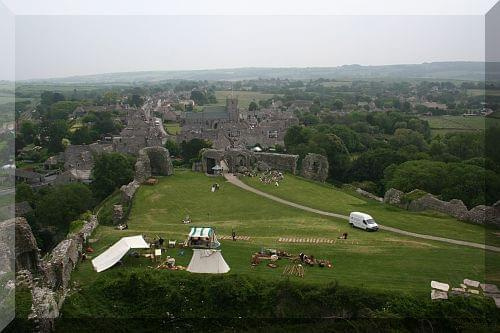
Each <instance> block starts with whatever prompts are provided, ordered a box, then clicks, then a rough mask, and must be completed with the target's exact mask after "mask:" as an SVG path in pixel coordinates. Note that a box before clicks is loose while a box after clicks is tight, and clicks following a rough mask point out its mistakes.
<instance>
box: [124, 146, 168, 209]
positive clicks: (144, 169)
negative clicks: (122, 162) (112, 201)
mask: <svg viewBox="0 0 500 333" xmlns="http://www.w3.org/2000/svg"><path fill="white" fill-rule="evenodd" d="M173 173H174V167H173V165H172V159H171V158H170V153H169V151H168V150H167V149H166V148H164V147H160V146H157V147H146V148H142V149H141V150H139V154H138V156H137V162H136V163H135V176H134V180H132V181H131V182H130V183H128V184H127V185H123V186H122V187H121V188H120V192H121V202H122V203H123V204H128V203H130V202H131V201H132V198H133V197H134V194H135V192H136V191H137V189H138V188H139V186H140V185H141V184H142V183H144V182H145V181H146V180H148V178H150V177H151V176H170V175H172V174H173Z"/></svg>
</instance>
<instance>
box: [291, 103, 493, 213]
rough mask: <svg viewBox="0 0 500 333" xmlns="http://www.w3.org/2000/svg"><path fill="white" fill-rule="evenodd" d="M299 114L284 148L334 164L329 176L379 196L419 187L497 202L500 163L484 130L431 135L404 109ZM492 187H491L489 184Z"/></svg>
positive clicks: (424, 124)
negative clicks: (487, 149)
mask: <svg viewBox="0 0 500 333" xmlns="http://www.w3.org/2000/svg"><path fill="white" fill-rule="evenodd" d="M311 115H312V113H307V112H304V113H302V114H301V116H302V117H301V118H300V120H301V125H299V126H294V127H292V128H290V129H289V130H288V131H287V133H286V135H285V148H286V150H287V151H288V152H289V153H293V154H298V155H299V156H300V157H301V158H303V157H304V156H305V155H306V154H307V153H309V152H314V153H320V154H323V155H325V156H326V157H327V158H328V161H329V163H330V170H329V178H328V180H329V181H330V182H333V183H350V182H355V183H356V184H357V185H358V186H362V187H364V188H365V189H367V190H370V191H372V192H375V193H377V194H379V195H383V193H384V192H385V191H386V190H387V189H389V188H390V187H394V188H397V189H399V190H402V191H411V190H413V189H421V190H425V191H428V192H430V193H433V194H435V195H438V196H441V197H442V198H443V199H444V200H450V199H453V198H457V199H461V200H462V201H464V203H465V204H466V205H467V206H469V207H472V206H475V205H478V204H492V203H494V202H495V201H496V200H498V197H497V196H498V193H500V177H499V176H498V174H499V171H500V170H498V164H495V161H493V160H492V158H491V156H490V155H487V156H485V151H484V147H485V136H484V132H481V131H479V132H451V133H446V134H444V135H442V136H441V135H437V136H434V137H431V133H430V128H429V125H428V123H427V122H426V121H424V120H421V119H419V118H417V117H416V116H414V115H409V114H407V113H404V112H397V111H392V112H377V113H368V112H351V113H348V114H345V115H338V114H328V115H320V116H314V117H315V118H314V121H311V120H310V119H311ZM486 184H487V185H488V187H487V186H486Z"/></svg>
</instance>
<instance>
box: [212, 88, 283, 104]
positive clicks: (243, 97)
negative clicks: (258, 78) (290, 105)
mask: <svg viewBox="0 0 500 333" xmlns="http://www.w3.org/2000/svg"><path fill="white" fill-rule="evenodd" d="M231 94H233V96H234V97H237V98H238V106H239V107H241V108H248V105H250V102H252V101H254V102H256V103H259V101H260V100H266V99H269V98H272V97H273V96H274V95H273V94H265V93H261V92H256V91H238V90H237V91H232V92H231V91H226V90H224V91H221V90H218V91H216V92H215V97H216V98H217V105H226V98H227V97H228V96H229V95H231Z"/></svg>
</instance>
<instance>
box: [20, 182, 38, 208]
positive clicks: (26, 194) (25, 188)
mask: <svg viewBox="0 0 500 333" xmlns="http://www.w3.org/2000/svg"><path fill="white" fill-rule="evenodd" d="M23 201H28V202H29V203H30V204H33V203H34V202H35V193H34V192H33V190H32V189H31V186H29V185H28V184H26V183H24V182H22V183H19V184H16V202H23Z"/></svg>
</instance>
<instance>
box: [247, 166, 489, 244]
mask: <svg viewBox="0 0 500 333" xmlns="http://www.w3.org/2000/svg"><path fill="white" fill-rule="evenodd" d="M241 180H242V181H243V182H245V183H247V184H249V185H251V186H252V187H255V188H258V189H259V190H261V191H264V192H268V193H271V194H273V195H275V196H277V197H280V198H283V199H287V200H289V201H292V202H296V203H300V204H303V205H306V206H309V207H312V208H316V209H321V210H324V211H329V212H335V213H340V214H344V215H348V214H349V213H350V212H352V211H362V212H365V213H368V214H371V215H372V216H373V217H374V218H375V220H377V221H378V222H380V223H381V224H384V225H387V226H391V227H395V228H400V229H403V230H407V231H412V232H417V233H422V234H428V235H434V236H441V237H448V238H453V239H459V240H467V241H472V242H477V243H483V242H484V233H485V229H484V227H482V226H479V225H475V224H471V223H465V222H460V221H458V220H456V219H455V218H452V217H449V216H447V215H444V214H440V213H437V212H424V213H415V212H409V211H406V210H403V209H400V208H397V207H395V206H392V205H385V204H381V203H379V202H376V201H374V200H370V199H367V198H364V197H357V196H356V195H354V193H348V192H347V191H343V190H340V189H337V188H335V187H334V186H332V185H329V184H319V183H316V182H312V181H308V180H305V179H303V178H299V177H295V176H292V175H287V176H286V179H285V180H284V181H282V182H281V183H280V186H279V187H276V186H273V185H268V184H264V183H262V182H260V181H259V179H258V178H257V177H254V178H249V177H243V178H242V179H241Z"/></svg>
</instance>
